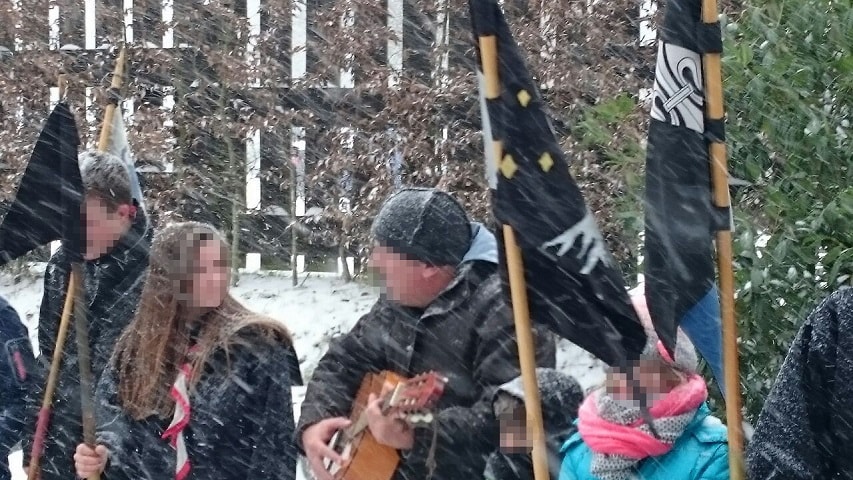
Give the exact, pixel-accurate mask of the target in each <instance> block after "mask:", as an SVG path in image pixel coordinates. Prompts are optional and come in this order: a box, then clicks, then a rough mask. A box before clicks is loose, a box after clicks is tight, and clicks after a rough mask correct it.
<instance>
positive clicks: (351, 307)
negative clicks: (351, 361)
mask: <svg viewBox="0 0 853 480" xmlns="http://www.w3.org/2000/svg"><path fill="white" fill-rule="evenodd" d="M39 273H40V272H39V271H38V269H37V268H35V269H34V271H33V273H32V275H26V276H21V277H18V278H17V279H16V278H13V277H11V276H9V275H5V274H4V275H0V295H3V296H4V297H5V298H6V299H7V300H9V302H10V303H11V304H12V305H13V306H14V307H15V309H16V310H18V313H19V314H20V315H21V318H22V319H23V320H24V322H25V323H26V324H27V327H28V328H29V330H30V337H31V339H32V341H33V344H34V345H37V343H38V342H37V330H36V328H37V323H38V311H39V305H40V303H41V295H42V282H41V277H40V275H39ZM233 294H234V295H235V296H236V297H237V298H238V299H240V300H241V301H243V302H244V303H245V305H246V306H247V307H249V308H250V309H252V310H254V311H257V312H261V313H264V314H267V315H270V316H271V317H273V318H276V319H278V320H280V321H282V322H284V324H285V325H287V327H288V328H289V329H290V331H291V332H292V334H293V338H294V340H295V342H296V351H297V352H298V353H299V361H300V364H301V367H302V374H303V376H304V377H305V378H306V380H307V379H308V378H310V375H311V373H312V372H313V371H314V368H315V367H316V365H317V362H318V361H319V360H320V357H321V356H322V355H323V353H324V352H325V351H326V348H327V345H328V341H329V339H330V338H332V337H333V336H334V335H337V334H339V333H342V332H346V331H347V330H349V329H350V328H351V327H352V326H353V325H354V324H355V322H356V321H357V320H358V318H359V317H360V316H361V315H363V314H364V313H366V312H367V311H368V310H370V307H371V305H372V304H373V302H374V301H375V300H376V297H377V295H378V291H377V290H376V289H375V288H372V287H367V286H364V285H362V284H360V283H358V282H351V283H346V282H344V281H342V280H340V279H339V278H337V276H336V275H334V274H327V273H310V274H302V276H301V277H300V278H299V285H298V286H295V287H294V286H293V285H292V280H291V277H290V276H289V275H285V274H277V273H267V274H254V273H253V274H243V275H242V277H241V279H240V283H239V285H237V286H236V287H235V288H234V289H233ZM72 332H73V330H72ZM36 348H37V347H36ZM557 364H558V367H559V368H561V369H563V370H564V371H566V372H567V373H569V374H571V375H573V376H574V377H575V378H577V380H578V382H580V384H581V385H582V386H583V387H584V388H590V387H592V386H595V385H596V384H598V383H600V382H601V381H602V379H603V370H602V366H601V364H600V363H599V362H597V361H596V360H594V359H593V358H592V357H591V356H590V355H589V354H587V353H586V352H584V351H582V350H580V349H578V348H577V347H575V346H573V345H571V344H568V343H565V342H562V343H561V344H560V349H559V351H558V355H557ZM294 390H295V391H294V392H293V393H294V411H295V413H296V414H297V415H298V414H299V404H300V403H301V400H302V395H303V394H304V391H303V389H294ZM9 461H10V463H11V465H12V471H13V480H23V479H25V478H26V477H25V476H24V475H23V474H22V473H20V472H21V469H20V467H19V466H20V464H21V452H20V451H19V452H15V453H13V454H12V456H10V457H9Z"/></svg>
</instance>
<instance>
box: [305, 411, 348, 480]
mask: <svg viewBox="0 0 853 480" xmlns="http://www.w3.org/2000/svg"><path fill="white" fill-rule="evenodd" d="M350 423H351V422H350V421H349V419H347V418H343V417H336V418H327V419H325V420H320V421H319V422H317V423H315V424H314V425H311V426H310V427H308V428H306V429H305V431H304V432H302V448H304V449H305V457H306V458H307V459H308V464H309V465H310V466H311V471H312V472H313V473H314V478H316V479H317V480H333V477H332V475H331V474H330V473H329V472H328V471H327V470H326V467H325V465H324V464H323V461H324V460H325V459H329V460H331V461H333V462H335V463H337V464H338V465H343V463H344V459H343V457H341V455H340V454H338V453H337V452H335V451H334V450H333V449H332V448H331V447H330V446H329V442H331V440H332V437H333V436H334V435H335V432H337V431H338V430H340V429H342V428H346V427H348V426H349V425H350Z"/></svg>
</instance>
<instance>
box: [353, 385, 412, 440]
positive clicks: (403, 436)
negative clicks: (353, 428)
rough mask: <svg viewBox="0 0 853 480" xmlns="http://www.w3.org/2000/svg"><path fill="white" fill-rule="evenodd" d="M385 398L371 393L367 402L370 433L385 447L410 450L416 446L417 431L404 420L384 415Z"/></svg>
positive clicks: (366, 411)
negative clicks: (383, 404)
mask: <svg viewBox="0 0 853 480" xmlns="http://www.w3.org/2000/svg"><path fill="white" fill-rule="evenodd" d="M383 396H384V395H383ZM383 396H376V395H375V394H372V393H371V394H370V397H369V399H368V401H367V409H366V410H365V413H366V415H367V423H368V428H370V433H371V434H373V438H375V439H376V441H377V442H379V443H381V444H383V445H387V446H389V447H391V448H396V449H397V450H410V449H411V448H412V446H413V445H414V444H415V430H414V429H413V428H412V427H411V426H410V425H409V424H408V423H406V422H405V421H404V420H401V419H400V418H396V417H393V416H387V415H385V414H383V413H382V403H383Z"/></svg>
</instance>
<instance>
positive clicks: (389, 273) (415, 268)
mask: <svg viewBox="0 0 853 480" xmlns="http://www.w3.org/2000/svg"><path fill="white" fill-rule="evenodd" d="M370 266H371V268H373V269H374V270H375V271H376V273H377V274H378V275H379V277H380V279H381V282H382V286H383V289H384V291H385V294H386V295H387V296H388V298H389V299H390V300H392V301H395V302H398V303H400V304H401V305H404V306H407V307H424V306H426V305H429V302H431V301H432V298H429V299H427V298H426V297H427V296H428V295H426V293H427V292H425V288H424V284H425V282H424V277H425V276H427V275H428V270H429V269H430V267H429V266H427V265H426V264H425V263H423V262H420V261H417V260H412V259H409V258H406V257H405V256H404V255H401V254H399V253H396V252H394V251H393V250H391V249H390V248H387V247H383V246H381V245H378V244H376V245H374V247H373V252H372V253H371V254H370Z"/></svg>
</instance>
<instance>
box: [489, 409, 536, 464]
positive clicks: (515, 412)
mask: <svg viewBox="0 0 853 480" xmlns="http://www.w3.org/2000/svg"><path fill="white" fill-rule="evenodd" d="M498 422H500V430H501V438H500V448H501V453H507V454H514V453H529V452H530V450H531V449H532V448H533V445H532V442H530V441H528V439H527V412H526V410H525V408H524V404H519V405H518V406H516V407H515V408H514V409H512V411H510V412H505V413H502V414H501V415H499V416H498Z"/></svg>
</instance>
